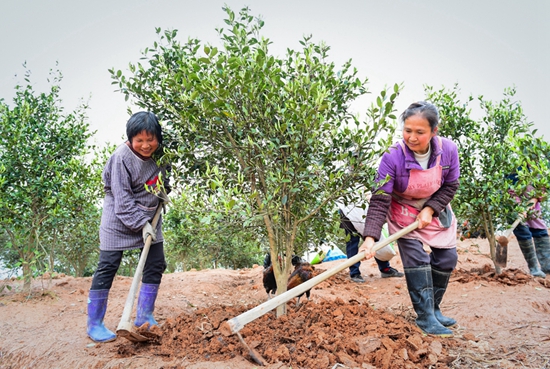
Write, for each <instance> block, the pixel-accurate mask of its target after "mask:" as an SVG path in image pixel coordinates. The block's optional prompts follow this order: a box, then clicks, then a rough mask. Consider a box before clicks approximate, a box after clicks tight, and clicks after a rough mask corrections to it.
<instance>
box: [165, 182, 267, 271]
mask: <svg viewBox="0 0 550 369" xmlns="http://www.w3.org/2000/svg"><path fill="white" fill-rule="evenodd" d="M232 216H233V214H232V213H228V212H227V211H226V210H225V209H224V208H223V204H220V203H219V202H217V201H215V199H214V198H212V197H211V198H207V197H206V196H205V193H204V192H197V191H196V189H194V188H192V186H184V188H183V190H182V191H181V194H180V195H178V196H175V198H174V200H173V201H172V202H171V206H170V211H169V212H168V213H167V214H166V217H165V218H164V220H163V229H164V234H165V237H166V250H167V252H166V254H167V261H168V270H169V271H186V270H189V269H191V268H196V269H204V268H217V267H225V268H232V269H238V268H244V267H250V266H251V265H252V264H254V263H258V262H260V261H261V260H262V258H263V255H264V254H265V248H264V249H262V248H261V245H262V244H265V243H266V242H265V240H262V236H261V234H258V232H257V230H258V228H257V227H252V226H249V227H243V226H242V222H241V223H237V222H236V221H235V220H233V219H232Z"/></svg>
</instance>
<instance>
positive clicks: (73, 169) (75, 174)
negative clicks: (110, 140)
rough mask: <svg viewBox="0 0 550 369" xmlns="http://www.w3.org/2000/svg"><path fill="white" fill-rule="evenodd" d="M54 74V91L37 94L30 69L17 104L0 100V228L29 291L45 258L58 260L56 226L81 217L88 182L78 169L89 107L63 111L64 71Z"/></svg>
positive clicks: (19, 89)
mask: <svg viewBox="0 0 550 369" xmlns="http://www.w3.org/2000/svg"><path fill="white" fill-rule="evenodd" d="M50 75H51V78H52V84H51V87H50V90H49V91H48V92H47V93H37V92H35V91H34V90H33V87H32V84H31V81H30V72H26V73H25V82H26V83H27V85H26V86H16V87H15V97H14V99H13V107H10V106H8V105H7V104H5V103H3V102H2V103H1V104H0V105H1V106H0V162H1V163H2V165H3V166H4V167H5V171H4V172H3V173H2V174H0V229H1V230H2V231H3V232H5V233H6V234H7V235H8V238H9V242H8V243H6V244H5V246H4V247H9V248H10V249H11V250H13V251H15V252H16V253H17V255H18V258H19V264H20V266H21V268H22V271H23V277H24V289H25V290H26V291H29V292H30V286H31V278H32V276H33V272H37V271H38V270H39V269H40V268H41V267H42V264H41V263H43V262H44V260H48V259H49V261H47V262H46V263H47V264H50V267H51V266H52V265H53V264H55V261H54V259H55V257H54V251H52V250H54V248H55V246H56V245H55V242H56V240H57V239H58V237H56V234H58V233H57V230H60V229H62V228H63V224H65V222H66V221H67V220H68V219H79V214H80V213H79V209H78V206H73V205H74V204H75V198H77V197H81V198H82V194H83V192H82V191H84V190H83V188H85V187H86V186H87V185H89V183H90V182H89V179H88V178H87V177H86V176H83V175H81V174H82V173H81V172H79V171H81V170H82V169H83V168H84V164H83V158H84V156H85V155H86V154H87V153H88V152H89V147H88V145H87V141H88V139H89V138H90V136H91V134H92V133H90V131H89V126H88V123H86V115H85V111H86V109H87V106H86V105H85V104H82V105H81V106H80V107H78V108H77V109H76V110H75V111H74V112H72V113H70V114H68V115H65V114H64V112H63V108H62V106H61V100H60V99H59V91H60V87H59V83H60V81H61V79H62V75H61V73H60V72H59V71H57V72H53V71H52V72H51V73H50ZM87 200H88V201H90V202H93V201H94V199H93V198H92V199H87ZM76 202H78V201H76Z"/></svg>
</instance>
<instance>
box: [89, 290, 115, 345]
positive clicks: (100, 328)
mask: <svg viewBox="0 0 550 369" xmlns="http://www.w3.org/2000/svg"><path fill="white" fill-rule="evenodd" d="M108 297H109V290H90V294H89V295H88V319H87V321H86V333H88V336H89V337H90V338H91V339H92V340H94V341H96V342H109V341H114V340H115V339H116V334H114V333H113V332H111V331H110V330H108V329H107V328H106V327H105V325H104V324H103V318H104V317H105V312H106V311H107V298H108Z"/></svg>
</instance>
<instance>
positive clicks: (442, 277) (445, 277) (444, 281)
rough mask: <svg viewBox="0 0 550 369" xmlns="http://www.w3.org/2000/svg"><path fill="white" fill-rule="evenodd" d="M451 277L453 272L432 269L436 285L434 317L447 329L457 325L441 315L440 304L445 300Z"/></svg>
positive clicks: (454, 321) (452, 320)
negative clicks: (444, 296)
mask: <svg viewBox="0 0 550 369" xmlns="http://www.w3.org/2000/svg"><path fill="white" fill-rule="evenodd" d="M450 277H451V272H446V271H444V270H439V269H436V268H434V267H432V280H433V284H434V315H435V318H436V319H437V320H439V323H441V324H443V325H444V326H445V327H450V326H453V325H455V324H456V320H454V319H453V318H450V317H448V316H445V315H443V314H441V310H440V309H439V304H441V300H443V295H444V294H445V291H447V285H448V284H449V278H450Z"/></svg>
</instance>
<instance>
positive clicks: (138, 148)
mask: <svg viewBox="0 0 550 369" xmlns="http://www.w3.org/2000/svg"><path fill="white" fill-rule="evenodd" d="M158 147H159V142H158V140H157V137H156V136H155V135H154V134H152V133H149V132H147V131H141V132H140V133H138V134H137V135H135V136H134V137H133V138H132V149H134V151H135V152H137V153H138V154H140V155H141V156H143V157H146V158H150V157H151V155H153V153H154V152H155V151H156V150H157V149H158Z"/></svg>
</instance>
